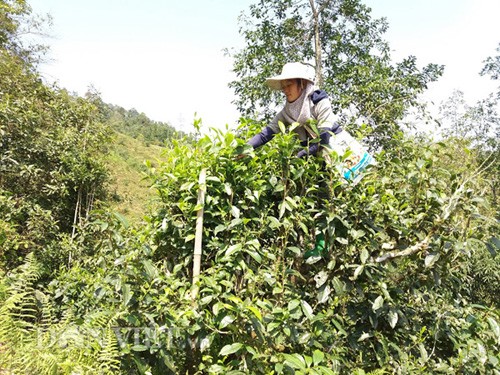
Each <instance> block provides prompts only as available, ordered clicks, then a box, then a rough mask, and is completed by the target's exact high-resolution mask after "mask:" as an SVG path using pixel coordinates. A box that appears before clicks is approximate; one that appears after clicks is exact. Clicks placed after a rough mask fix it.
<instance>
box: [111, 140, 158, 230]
mask: <svg viewBox="0 0 500 375" xmlns="http://www.w3.org/2000/svg"><path fill="white" fill-rule="evenodd" d="M162 150H163V147H161V146H158V145H153V144H150V145H146V144H145V143H144V142H143V141H142V140H141V139H140V138H139V139H135V138H133V137H131V136H128V135H125V134H123V133H118V132H116V135H115V139H114V142H113V143H112V144H111V146H110V152H109V155H108V157H107V162H108V169H109V172H110V174H111V183H110V187H109V191H110V193H111V195H112V200H111V208H112V209H113V210H114V211H116V212H118V213H120V214H121V215H123V216H124V217H125V218H127V220H128V221H130V222H131V223H134V222H138V221H140V220H142V218H143V216H144V215H145V214H146V213H147V212H148V209H149V208H150V207H151V200H152V198H154V196H155V192H154V191H153V190H151V189H150V188H149V186H148V182H147V181H146V180H145V179H144V177H145V172H146V166H145V164H144V162H145V161H146V160H150V161H151V163H152V164H153V165H154V164H156V161H157V160H158V159H159V158H160V157H161V153H162Z"/></svg>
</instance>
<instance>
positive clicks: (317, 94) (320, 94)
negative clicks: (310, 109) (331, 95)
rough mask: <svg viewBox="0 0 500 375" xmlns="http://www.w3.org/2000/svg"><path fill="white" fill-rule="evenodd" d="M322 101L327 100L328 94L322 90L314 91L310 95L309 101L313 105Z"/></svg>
mask: <svg viewBox="0 0 500 375" xmlns="http://www.w3.org/2000/svg"><path fill="white" fill-rule="evenodd" d="M323 99H328V94H327V93H326V91H324V90H319V89H318V90H314V91H313V93H312V94H311V101H312V102H313V104H318V103H319V102H320V101H322V100H323Z"/></svg>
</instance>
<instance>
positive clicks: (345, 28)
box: [229, 0, 443, 146]
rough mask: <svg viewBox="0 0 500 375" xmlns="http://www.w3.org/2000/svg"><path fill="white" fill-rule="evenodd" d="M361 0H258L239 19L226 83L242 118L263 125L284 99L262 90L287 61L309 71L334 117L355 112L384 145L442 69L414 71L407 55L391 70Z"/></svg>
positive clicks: (381, 26)
mask: <svg viewBox="0 0 500 375" xmlns="http://www.w3.org/2000/svg"><path fill="white" fill-rule="evenodd" d="M370 12H371V9H370V8H368V7H367V6H365V5H363V4H362V1H361V0H349V1H347V0H323V1H314V0H310V1H291V0H279V1H271V0H260V1H259V2H258V3H256V4H254V5H251V6H250V14H249V15H245V16H242V17H241V20H240V21H241V27H240V33H241V34H242V36H243V37H244V39H245V42H246V46H245V47H244V48H243V49H242V50H240V51H236V52H234V53H233V57H234V67H233V68H234V72H235V73H236V76H237V79H236V80H235V81H233V82H231V83H230V85H229V86H230V87H231V88H233V89H234V91H235V93H236V96H237V99H236V100H235V104H236V105H237V107H238V109H239V110H240V111H241V112H242V114H243V115H245V116H253V115H254V114H255V112H258V113H261V114H263V116H264V118H265V119H266V120H269V119H270V118H271V116H272V114H273V111H274V105H276V104H277V103H279V102H280V101H281V100H282V99H281V96H280V95H279V93H273V92H271V91H270V90H269V89H268V88H266V87H265V85H264V84H263V82H264V81H265V78H267V77H269V76H272V75H275V74H276V73H277V72H279V71H280V70H281V67H282V66H283V65H284V64H285V63H286V62H290V61H303V62H306V63H309V64H311V65H312V66H314V68H315V70H316V81H317V82H318V83H319V84H320V85H321V86H322V88H323V89H325V90H326V91H327V92H328V93H329V95H330V97H331V101H332V105H333V107H334V110H335V111H336V112H340V111H342V110H344V109H347V108H350V109H354V111H355V113H356V114H358V115H363V116H366V117H367V118H369V119H370V120H371V122H372V125H373V127H374V130H375V133H374V134H373V143H374V145H375V146H376V145H382V144H385V143H387V142H388V141H389V139H390V137H391V135H392V134H393V133H394V131H395V130H398V129H399V125H397V124H396V121H398V120H400V119H402V118H403V117H404V116H405V114H406V113H407V110H408V109H409V108H410V107H411V106H417V105H419V103H418V100H417V97H418V94H420V93H422V92H423V91H424V90H425V89H426V87H427V84H428V83H429V82H432V81H435V80H436V79H437V78H438V77H439V76H440V75H441V74H442V71H443V67H442V66H438V65H436V64H429V65H427V66H425V67H424V68H423V69H419V68H418V67H417V61H416V58H415V57H413V56H410V57H408V58H406V59H404V60H403V61H401V62H399V63H397V64H396V65H392V63H391V59H390V54H389V46H388V44H387V42H386V41H385V40H384V39H383V34H384V33H385V32H386V30H387V28H388V25H387V22H386V20H385V19H373V18H372V17H371V14H370Z"/></svg>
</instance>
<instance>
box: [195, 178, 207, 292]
mask: <svg viewBox="0 0 500 375" xmlns="http://www.w3.org/2000/svg"><path fill="white" fill-rule="evenodd" d="M206 177H207V170H206V169H205V168H203V169H202V170H201V172H200V177H199V180H198V184H199V188H198V202H197V206H198V207H199V208H198V211H197V213H196V233H195V238H194V253H193V294H192V297H193V299H195V298H196V297H197V295H198V286H197V285H196V284H197V281H198V278H199V276H200V270H201V254H202V245H201V239H202V236H203V205H204V204H205V193H206V185H205V181H206Z"/></svg>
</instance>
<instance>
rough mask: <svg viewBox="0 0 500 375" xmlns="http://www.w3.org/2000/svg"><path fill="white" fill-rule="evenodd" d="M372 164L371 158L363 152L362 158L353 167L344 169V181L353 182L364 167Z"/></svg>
mask: <svg viewBox="0 0 500 375" xmlns="http://www.w3.org/2000/svg"><path fill="white" fill-rule="evenodd" d="M372 162H373V157H372V156H371V155H370V154H369V153H368V152H365V153H364V154H363V157H362V158H361V160H360V161H359V163H357V164H356V165H354V166H353V167H349V168H346V169H345V170H344V178H345V179H346V180H354V179H355V178H356V177H358V176H359V175H360V173H361V172H363V171H364V170H365V169H366V167H368V166H369V165H370V164H371V163H372Z"/></svg>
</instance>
